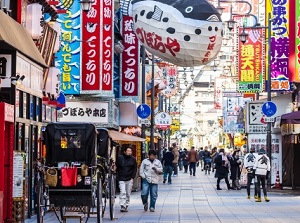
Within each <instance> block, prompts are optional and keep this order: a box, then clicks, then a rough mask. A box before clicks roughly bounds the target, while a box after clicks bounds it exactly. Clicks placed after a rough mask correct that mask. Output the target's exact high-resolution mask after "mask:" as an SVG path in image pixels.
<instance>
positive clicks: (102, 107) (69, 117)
mask: <svg viewBox="0 0 300 223" xmlns="http://www.w3.org/2000/svg"><path fill="white" fill-rule="evenodd" d="M66 105H67V106H66V107H65V108H63V109H62V110H61V111H59V113H60V114H59V115H58V121H59V122H90V123H108V102H98V101H81V102H69V101H68V102H67V103H66Z"/></svg>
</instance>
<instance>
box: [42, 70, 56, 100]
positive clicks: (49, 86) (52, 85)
mask: <svg viewBox="0 0 300 223" xmlns="http://www.w3.org/2000/svg"><path fill="white" fill-rule="evenodd" d="M58 77H59V69H58V68H56V67H50V68H49V73H48V78H47V81H46V89H45V90H46V92H47V93H50V94H54V95H55V96H56V95H57V92H56V86H57V83H58V80H59V78H58Z"/></svg>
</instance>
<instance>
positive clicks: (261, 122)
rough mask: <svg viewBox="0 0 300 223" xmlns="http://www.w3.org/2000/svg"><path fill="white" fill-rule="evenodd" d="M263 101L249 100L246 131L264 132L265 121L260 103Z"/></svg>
mask: <svg viewBox="0 0 300 223" xmlns="http://www.w3.org/2000/svg"><path fill="white" fill-rule="evenodd" d="M263 104H264V102H249V103H248V104H247V114H248V117H247V122H248V125H246V126H247V133H265V132H266V130H267V129H266V128H267V125H266V122H265V119H264V117H265V115H264V114H263V112H262V109H261V108H262V105H263Z"/></svg>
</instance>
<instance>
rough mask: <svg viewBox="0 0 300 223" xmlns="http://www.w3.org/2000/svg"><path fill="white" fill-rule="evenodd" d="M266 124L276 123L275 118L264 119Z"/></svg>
mask: <svg viewBox="0 0 300 223" xmlns="http://www.w3.org/2000/svg"><path fill="white" fill-rule="evenodd" d="M264 121H265V122H275V117H264Z"/></svg>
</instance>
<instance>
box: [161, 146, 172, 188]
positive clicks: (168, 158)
mask: <svg viewBox="0 0 300 223" xmlns="http://www.w3.org/2000/svg"><path fill="white" fill-rule="evenodd" d="M172 150H173V148H172V147H170V148H169V150H168V152H166V153H165V155H164V157H163V159H162V163H163V166H164V179H163V183H166V181H167V179H168V184H172V172H173V163H172V162H173V160H174V154H173V152H172Z"/></svg>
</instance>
